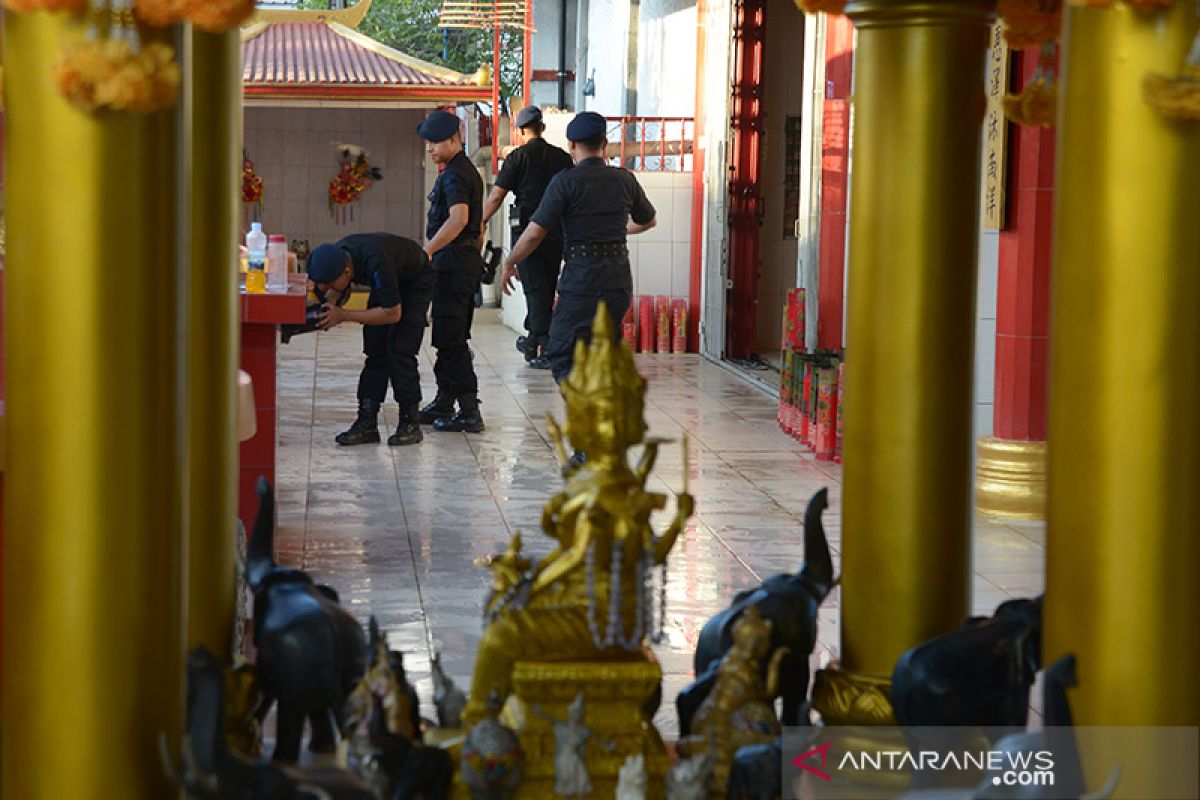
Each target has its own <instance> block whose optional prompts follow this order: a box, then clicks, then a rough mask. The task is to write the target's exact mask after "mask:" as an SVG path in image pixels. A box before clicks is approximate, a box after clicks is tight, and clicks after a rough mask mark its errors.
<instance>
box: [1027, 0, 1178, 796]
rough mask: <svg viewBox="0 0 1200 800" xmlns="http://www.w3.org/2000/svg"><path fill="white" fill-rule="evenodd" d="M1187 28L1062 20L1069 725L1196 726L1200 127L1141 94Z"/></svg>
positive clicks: (1056, 372)
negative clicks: (1075, 665)
mask: <svg viewBox="0 0 1200 800" xmlns="http://www.w3.org/2000/svg"><path fill="white" fill-rule="evenodd" d="M1196 26H1197V13H1196V4H1195V3H1194V2H1176V3H1175V4H1174V6H1173V7H1171V8H1170V9H1168V10H1166V11H1163V12H1158V13H1138V12H1136V11H1134V10H1133V9H1131V8H1130V7H1129V6H1127V5H1125V4H1123V3H1118V4H1114V5H1112V6H1110V7H1107V8H1076V7H1073V6H1068V7H1067V11H1066V20H1065V28H1064V51H1063V71H1062V82H1063V83H1062V85H1063V89H1062V93H1061V96H1060V105H1059V126H1058V132H1059V139H1058V186H1059V190H1058V197H1057V205H1056V215H1055V216H1056V225H1057V234H1056V237H1057V238H1056V241H1055V254H1054V257H1055V262H1054V289H1053V297H1052V301H1053V303H1052V309H1053V310H1052V318H1051V324H1052V330H1053V335H1054V343H1053V347H1052V348H1051V361H1050V399H1051V407H1050V418H1049V441H1050V443H1051V444H1050V454H1049V464H1048V469H1049V478H1048V494H1049V496H1048V514H1047V530H1048V536H1047V576H1046V583H1047V591H1046V630H1045V644H1046V646H1045V656H1046V662H1047V663H1049V662H1050V661H1052V660H1054V659H1056V658H1058V657H1059V656H1061V655H1063V654H1064V653H1067V652H1071V653H1074V654H1075V655H1076V656H1077V658H1078V662H1079V669H1078V671H1079V687H1078V688H1077V689H1075V690H1074V691H1073V693H1072V703H1073V710H1074V713H1075V720H1076V723H1077V724H1082V725H1131V724H1141V725H1154V724H1157V725H1197V724H1200V683H1198V682H1197V679H1196V675H1197V673H1200V413H1198V409H1200V225H1198V224H1197V220H1200V194H1198V193H1197V187H1198V186H1200V121H1191V122H1182V121H1173V120H1170V119H1167V118H1165V117H1163V116H1161V115H1160V114H1159V113H1158V112H1157V111H1156V110H1155V109H1154V108H1153V107H1152V106H1151V105H1150V104H1148V103H1147V102H1146V98H1145V95H1144V91H1143V81H1144V79H1145V78H1146V76H1147V75H1148V74H1150V73H1159V74H1164V75H1175V74H1178V72H1179V70H1180V67H1181V66H1182V64H1183V61H1184V57H1185V55H1186V54H1187V52H1188V47H1189V45H1190V44H1191V41H1192V36H1193V34H1195V32H1196ZM1120 760H1123V761H1124V762H1125V763H1126V767H1127V768H1126V774H1125V777H1123V778H1122V781H1121V785H1120V791H1122V792H1126V793H1128V792H1130V791H1134V790H1133V788H1132V787H1138V786H1140V789H1137V790H1136V791H1134V793H1133V794H1127V795H1126V796H1141V797H1151V796H1161V792H1155V791H1154V790H1153V785H1152V784H1139V780H1140V778H1141V776H1139V775H1138V774H1137V771H1136V769H1133V770H1131V769H1130V766H1131V762H1130V759H1129V757H1128V756H1127V755H1126V756H1122V757H1120ZM1108 763H1109V765H1111V763H1112V762H1108ZM1157 763H1158V765H1159V766H1160V767H1161V766H1162V764H1164V763H1165V764H1171V763H1175V762H1172V761H1171V760H1170V759H1164V758H1159V759H1157ZM1178 763H1179V764H1180V765H1181V766H1182V767H1184V768H1192V769H1194V768H1195V753H1194V752H1193V753H1191V754H1190V755H1189V760H1188V761H1185V762H1178ZM1189 765H1190V767H1189ZM1090 766H1093V767H1095V768H1098V769H1101V771H1103V766H1102V765H1096V764H1091V765H1090ZM1161 772H1163V773H1169V772H1171V770H1162V771H1161Z"/></svg>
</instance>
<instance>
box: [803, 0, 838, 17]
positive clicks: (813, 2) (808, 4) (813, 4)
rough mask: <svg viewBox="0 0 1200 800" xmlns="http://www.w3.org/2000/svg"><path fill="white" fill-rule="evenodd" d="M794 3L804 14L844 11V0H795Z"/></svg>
mask: <svg viewBox="0 0 1200 800" xmlns="http://www.w3.org/2000/svg"><path fill="white" fill-rule="evenodd" d="M796 5H798V6H800V10H801V11H803V12H805V13H806V14H817V13H820V12H822V11H823V12H825V13H826V14H844V13H846V0H796Z"/></svg>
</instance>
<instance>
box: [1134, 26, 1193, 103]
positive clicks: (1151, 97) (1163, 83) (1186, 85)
mask: <svg viewBox="0 0 1200 800" xmlns="http://www.w3.org/2000/svg"><path fill="white" fill-rule="evenodd" d="M1142 91H1143V92H1145V95H1146V102H1147V103H1149V104H1150V105H1151V106H1153V107H1154V108H1155V109H1156V110H1157V111H1158V113H1160V114H1162V115H1163V116H1164V117H1170V118H1171V119H1200V32H1197V34H1196V38H1195V39H1194V40H1193V41H1192V50H1191V52H1190V53H1188V57H1187V60H1186V62H1185V63H1184V67H1183V72H1182V73H1180V74H1179V75H1178V76H1176V77H1168V76H1166V75H1155V74H1150V75H1147V76H1146V77H1145V79H1144V80H1143V81H1142Z"/></svg>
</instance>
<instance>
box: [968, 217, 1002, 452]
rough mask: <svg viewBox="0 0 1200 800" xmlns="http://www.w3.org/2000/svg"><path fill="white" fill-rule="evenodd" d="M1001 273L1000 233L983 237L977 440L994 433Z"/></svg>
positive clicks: (977, 330)
mask: <svg viewBox="0 0 1200 800" xmlns="http://www.w3.org/2000/svg"><path fill="white" fill-rule="evenodd" d="M999 275H1000V232H999V231H989V230H984V231H982V232H981V233H980V236H979V285H978V289H977V293H978V294H977V298H976V311H975V320H976V322H975V426H974V427H975V430H974V437H973V438H974V439H978V438H979V437H980V436H991V435H992V408H993V399H994V393H995V384H996V289H997V282H998V280H999Z"/></svg>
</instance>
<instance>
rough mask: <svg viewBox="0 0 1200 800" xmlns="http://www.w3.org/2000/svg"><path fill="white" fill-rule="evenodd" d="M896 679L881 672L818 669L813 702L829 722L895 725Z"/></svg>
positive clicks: (825, 720) (832, 723) (829, 723)
mask: <svg viewBox="0 0 1200 800" xmlns="http://www.w3.org/2000/svg"><path fill="white" fill-rule="evenodd" d="M891 690H892V679H891V678H890V677H887V678H883V677H880V676H878V675H864V674H862V673H855V672H846V671H844V670H841V669H837V668H833V669H822V670H817V674H816V676H815V677H814V678H813V689H812V704H813V708H815V709H816V710H817V712H818V713H819V714H820V715H821V719H822V720H824V722H825V724H827V725H895V724H896V716H895V714H894V713H893V712H892V701H891V697H890V693H891Z"/></svg>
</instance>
